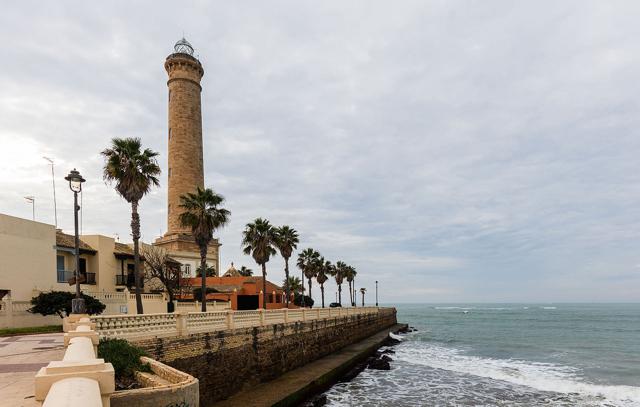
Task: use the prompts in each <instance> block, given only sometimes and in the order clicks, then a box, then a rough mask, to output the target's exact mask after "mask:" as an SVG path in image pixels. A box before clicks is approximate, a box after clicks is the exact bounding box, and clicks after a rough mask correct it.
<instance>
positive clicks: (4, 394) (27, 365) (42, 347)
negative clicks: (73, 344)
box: [0, 333, 64, 407]
mask: <svg viewBox="0 0 640 407" xmlns="http://www.w3.org/2000/svg"><path fill="white" fill-rule="evenodd" d="M63 356H64V343H63V334H62V333H50V334H39V335H20V336H9V337H1V338H0V406H1V407H4V406H6V407H9V406H12V407H32V406H39V405H40V403H37V402H36V401H35V400H34V397H33V395H34V376H35V374H36V372H37V371H38V370H40V368H41V367H43V366H46V365H47V364H49V362H50V361H52V360H62V357H63Z"/></svg>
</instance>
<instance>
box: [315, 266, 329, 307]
mask: <svg viewBox="0 0 640 407" xmlns="http://www.w3.org/2000/svg"><path fill="white" fill-rule="evenodd" d="M332 272H333V265H332V264H331V262H330V261H324V257H321V258H320V259H319V260H318V273H317V274H316V281H317V282H318V284H320V294H321V296H322V308H324V283H325V282H326V281H327V280H328V279H329V276H330V275H331V273H332Z"/></svg>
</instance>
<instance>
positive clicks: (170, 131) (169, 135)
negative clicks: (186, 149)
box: [169, 127, 171, 140]
mask: <svg viewBox="0 0 640 407" xmlns="http://www.w3.org/2000/svg"><path fill="white" fill-rule="evenodd" d="M169 140H171V127H169Z"/></svg>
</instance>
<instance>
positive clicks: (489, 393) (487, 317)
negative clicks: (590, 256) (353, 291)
mask: <svg viewBox="0 0 640 407" xmlns="http://www.w3.org/2000/svg"><path fill="white" fill-rule="evenodd" d="M395 306H396V308H397V310H398V321H399V322H404V323H408V324H409V325H411V326H413V327H415V328H416V329H417V330H418V331H417V332H412V333H409V334H406V335H403V341H402V343H400V344H399V345H396V346H393V347H392V348H391V349H393V350H394V351H395V354H391V355H389V356H391V357H392V358H393V361H392V362H391V370H389V371H383V370H371V369H365V370H364V371H363V372H362V373H360V374H359V375H358V376H357V377H356V378H355V379H353V380H352V381H350V382H345V383H338V384H336V385H335V386H333V387H332V388H331V389H330V390H329V391H327V392H326V393H325V394H326V395H327V400H328V403H327V405H329V406H607V407H613V406H623V407H627V406H640V304H564V303H562V304H400V305H395Z"/></svg>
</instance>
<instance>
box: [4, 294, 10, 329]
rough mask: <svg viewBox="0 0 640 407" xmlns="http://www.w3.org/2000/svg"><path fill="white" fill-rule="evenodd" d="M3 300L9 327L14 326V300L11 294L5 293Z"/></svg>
mask: <svg viewBox="0 0 640 407" xmlns="http://www.w3.org/2000/svg"><path fill="white" fill-rule="evenodd" d="M2 302H3V305H2V308H4V317H5V320H6V323H7V328H13V301H11V296H10V295H9V294H7V295H5V296H4V298H3V299H2Z"/></svg>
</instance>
